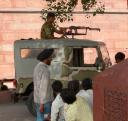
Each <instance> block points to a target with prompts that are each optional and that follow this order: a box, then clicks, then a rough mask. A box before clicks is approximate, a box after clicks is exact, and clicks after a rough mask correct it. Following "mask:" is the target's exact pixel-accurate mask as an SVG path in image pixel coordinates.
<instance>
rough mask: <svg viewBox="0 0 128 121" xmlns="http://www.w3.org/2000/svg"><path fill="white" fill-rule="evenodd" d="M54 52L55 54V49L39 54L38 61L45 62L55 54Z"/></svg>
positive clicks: (45, 50)
mask: <svg viewBox="0 0 128 121" xmlns="http://www.w3.org/2000/svg"><path fill="white" fill-rule="evenodd" d="M53 52H54V49H52V48H48V49H44V50H43V51H42V52H40V53H39V54H38V56H37V60H39V61H43V60H45V59H47V58H49V57H50V56H51V55H52V54H53Z"/></svg>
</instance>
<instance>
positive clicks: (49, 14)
mask: <svg viewBox="0 0 128 121" xmlns="http://www.w3.org/2000/svg"><path fill="white" fill-rule="evenodd" d="M50 17H55V14H54V13H53V12H49V13H48V14H47V18H50Z"/></svg>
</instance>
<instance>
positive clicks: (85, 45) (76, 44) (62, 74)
mask: <svg viewBox="0 0 128 121" xmlns="http://www.w3.org/2000/svg"><path fill="white" fill-rule="evenodd" d="M45 48H53V49H54V50H55V58H54V59H53V61H52V63H51V66H50V71H51V80H61V81H62V82H63V84H64V85H66V82H68V81H69V80H72V79H77V80H80V81H81V80H83V79H84V78H93V77H95V75H96V74H97V73H99V72H101V71H103V70H104V69H106V68H108V67H109V66H111V61H110V58H109V54H108V51H107V48H106V45H105V43H104V42H99V41H92V40H87V39H82V40H80V39H74V38H72V39H69V38H63V39H52V40H39V39H31V40H27V39H26V40H17V41H15V43H14V62H15V76H16V80H17V89H16V90H17V94H19V95H20V96H28V103H27V104H28V109H29V111H30V112H31V113H32V114H35V112H34V111H35V110H34V105H33V104H34V103H33V93H32V92H33V81H32V78H33V69H34V67H35V65H36V64H37V63H38V61H37V59H36V57H37V55H38V54H39V53H40V52H41V51H42V50H43V49H45Z"/></svg>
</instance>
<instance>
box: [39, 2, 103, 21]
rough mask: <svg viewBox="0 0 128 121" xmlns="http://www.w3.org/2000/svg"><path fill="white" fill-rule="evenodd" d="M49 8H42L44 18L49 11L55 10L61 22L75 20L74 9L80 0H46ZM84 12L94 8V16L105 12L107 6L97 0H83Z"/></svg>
mask: <svg viewBox="0 0 128 121" xmlns="http://www.w3.org/2000/svg"><path fill="white" fill-rule="evenodd" d="M46 1H47V6H48V8H47V9H42V18H43V19H46V15H47V12H48V11H55V14H56V19H57V20H59V21H60V22H64V21H73V11H74V8H75V7H76V5H77V3H78V0H46ZM81 4H82V7H83V12H86V11H89V10H90V9H93V16H95V15H96V14H97V13H104V10H105V6H104V4H102V2H97V0H81Z"/></svg>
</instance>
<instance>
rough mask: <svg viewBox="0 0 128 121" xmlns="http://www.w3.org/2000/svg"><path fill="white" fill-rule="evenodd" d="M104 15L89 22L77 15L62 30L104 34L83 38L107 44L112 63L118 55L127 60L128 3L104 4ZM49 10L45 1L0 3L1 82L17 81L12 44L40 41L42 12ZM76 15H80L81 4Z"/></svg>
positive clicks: (109, 1)
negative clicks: (86, 29)
mask: <svg viewBox="0 0 128 121" xmlns="http://www.w3.org/2000/svg"><path fill="white" fill-rule="evenodd" d="M103 3H105V6H106V10H105V14H104V15H100V14H98V15H97V16H95V17H92V14H91V13H90V14H89V15H90V18H88V19H87V18H86V17H85V15H84V14H80V13H76V14H74V21H73V22H67V23H59V22H58V24H59V26H71V25H78V26H89V27H97V28H100V29H101V31H100V32H97V31H89V32H88V34H87V36H83V38H89V39H95V40H99V41H103V42H105V43H106V45H107V48H108V50H109V53H110V57H111V59H112V62H113V63H114V55H115V53H116V52H117V51H122V52H124V53H125V54H126V57H128V0H105V1H103ZM45 7H46V2H45V0H0V79H3V78H14V74H15V70H14V59H13V58H14V57H13V56H14V55H13V43H14V41H15V40H18V39H21V38H25V39H26V38H40V29H41V26H42V24H43V22H44V21H43V20H42V18H41V14H40V11H41V9H42V8H45ZM75 11H81V5H80V4H78V6H77V7H76V9H75Z"/></svg>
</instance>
